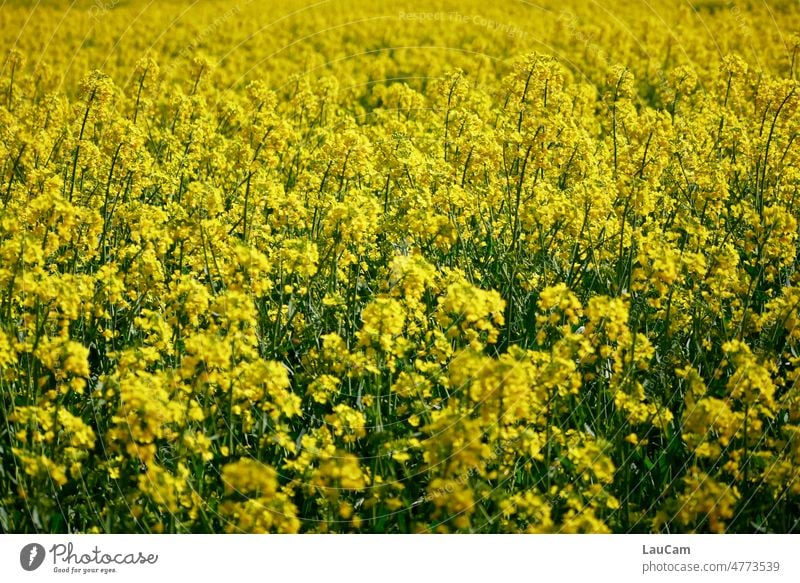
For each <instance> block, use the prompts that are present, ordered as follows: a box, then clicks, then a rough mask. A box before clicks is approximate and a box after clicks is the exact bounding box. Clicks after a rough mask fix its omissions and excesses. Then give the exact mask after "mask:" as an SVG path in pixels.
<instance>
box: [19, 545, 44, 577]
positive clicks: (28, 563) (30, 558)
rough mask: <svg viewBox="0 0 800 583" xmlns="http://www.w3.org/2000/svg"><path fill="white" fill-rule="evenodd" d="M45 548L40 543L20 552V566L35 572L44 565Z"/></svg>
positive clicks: (27, 546)
mask: <svg viewBox="0 0 800 583" xmlns="http://www.w3.org/2000/svg"><path fill="white" fill-rule="evenodd" d="M44 555H45V552H44V547H43V546H42V545H40V544H38V543H30V544H27V545H25V546H24V547H22V550H21V551H20V552H19V564H20V565H22V568H23V569H25V570H26V571H35V570H36V569H38V568H39V567H41V566H42V563H44Z"/></svg>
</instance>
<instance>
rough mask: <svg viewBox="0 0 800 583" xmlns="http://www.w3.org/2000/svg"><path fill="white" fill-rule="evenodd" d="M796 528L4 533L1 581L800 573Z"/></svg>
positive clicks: (347, 582)
mask: <svg viewBox="0 0 800 583" xmlns="http://www.w3.org/2000/svg"><path fill="white" fill-rule="evenodd" d="M798 543H800V538H798V537H797V536H794V535H669V536H667V535H664V536H653V535H527V536H526V535H460V536H459V535H449V536H445V535H391V536H380V535H295V536H292V535H271V536H268V535H265V536H252V535H76V536H69V535H4V536H2V537H0V581H4V582H5V581H9V582H11V581H13V582H16V581H31V582H39V581H67V580H69V581H108V582H109V583H111V582H113V583H123V582H128V581H130V582H132V583H133V582H136V583H141V581H143V580H145V581H146V580H150V581H171V580H174V581H177V580H181V581H185V580H189V581H193V580H195V579H194V578H196V580H197V581H211V582H218V581H259V582H260V581H265V582H268V581H280V582H291V581H298V582H299V581H316V580H324V581H325V582H326V583H328V582H330V583H336V582H342V583H360V582H362V581H363V582H365V583H366V582H370V583H373V582H375V581H381V583H383V582H394V581H397V582H402V583H409V582H414V581H420V582H425V581H436V582H445V581H449V582H453V581H458V582H461V581H480V582H486V583H488V582H490V581H504V580H512V579H510V578H512V577H513V581H531V582H533V581H551V580H554V581H592V582H594V581H614V583H623V582H626V581H687V582H688V581H719V582H720V583H722V582H725V583H727V582H728V581H750V582H758V581H769V582H778V581H792V582H796V581H800V558H798V548H799V546H798Z"/></svg>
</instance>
